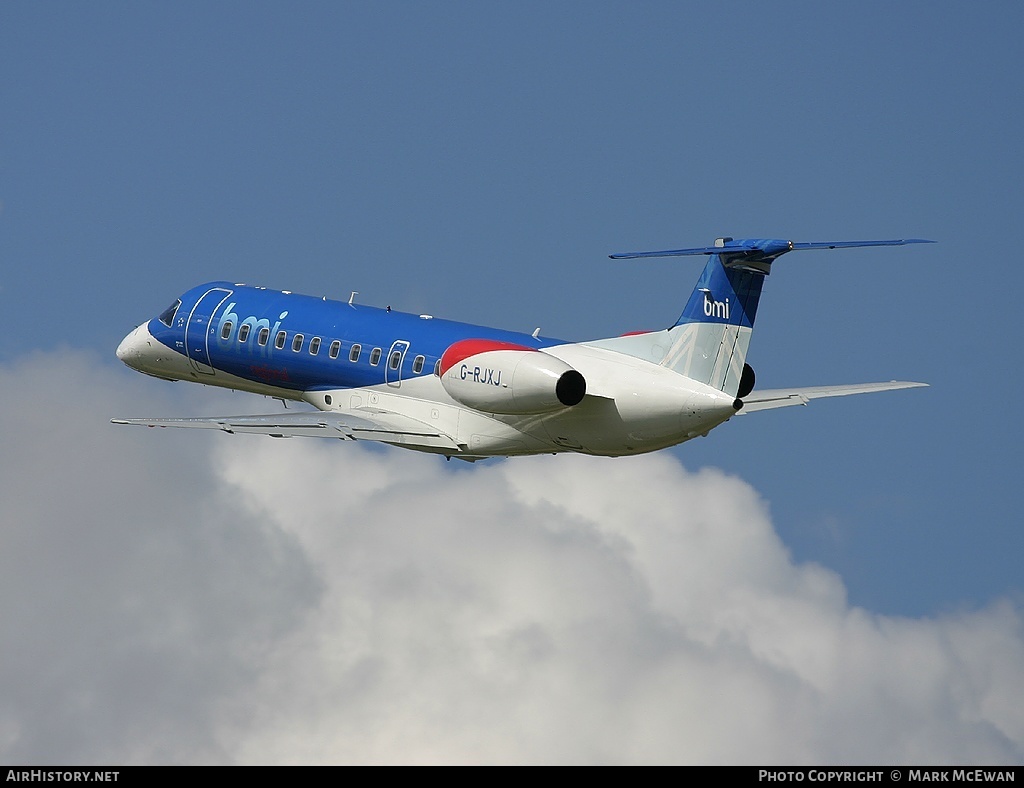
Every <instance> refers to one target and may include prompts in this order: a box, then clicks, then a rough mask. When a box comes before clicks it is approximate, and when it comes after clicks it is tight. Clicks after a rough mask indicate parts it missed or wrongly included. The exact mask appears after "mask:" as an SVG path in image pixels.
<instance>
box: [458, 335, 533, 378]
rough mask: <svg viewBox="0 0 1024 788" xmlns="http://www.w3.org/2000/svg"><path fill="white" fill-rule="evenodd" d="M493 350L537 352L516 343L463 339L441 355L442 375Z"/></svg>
mask: <svg viewBox="0 0 1024 788" xmlns="http://www.w3.org/2000/svg"><path fill="white" fill-rule="evenodd" d="M491 350H531V351H536V350H537V348H533V347H526V345H517V344H515V343H514V342H498V341H496V340H493V339H461V340H459V341H458V342H453V343H452V344H451V345H449V346H448V349H447V350H446V351H445V352H444V353H443V354H441V374H442V375H444V373H446V372H447V371H448V370H449V369H451V368H452V367H454V366H455V365H456V364H458V363H459V362H460V361H464V360H465V359H467V358H469V357H470V356H475V355H476V354H477V353H487V352H488V351H491Z"/></svg>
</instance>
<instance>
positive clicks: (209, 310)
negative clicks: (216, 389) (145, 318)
mask: <svg viewBox="0 0 1024 788" xmlns="http://www.w3.org/2000/svg"><path fill="white" fill-rule="evenodd" d="M231 293H232V291H231V290H226V289H224V288H223V287H214V288H212V289H210V290H207V291H206V292H205V293H203V295H202V296H200V298H199V300H198V301H196V305H195V306H194V307H192V311H191V312H190V313H189V316H188V323H186V324H185V354H186V355H187V356H188V360H189V362H190V363H191V365H192V369H194V370H195V371H196V372H201V373H202V374H204V375H212V374H214V369H213V365H212V364H211V363H210V336H211V334H212V333H214V332H216V330H217V327H216V325H215V324H214V322H213V318H214V315H216V314H217V310H218V309H220V307H221V305H222V304H223V303H224V302H225V301H227V300H228V298H229V297H230V296H231Z"/></svg>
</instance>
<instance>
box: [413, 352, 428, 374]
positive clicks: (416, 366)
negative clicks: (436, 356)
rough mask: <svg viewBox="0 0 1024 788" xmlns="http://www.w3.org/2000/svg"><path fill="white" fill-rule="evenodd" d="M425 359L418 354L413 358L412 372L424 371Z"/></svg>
mask: <svg viewBox="0 0 1024 788" xmlns="http://www.w3.org/2000/svg"><path fill="white" fill-rule="evenodd" d="M425 361H426V359H425V358H423V356H416V358H414V359H413V360H412V374H414V375H418V374H420V373H421V372H422V371H423V362H425Z"/></svg>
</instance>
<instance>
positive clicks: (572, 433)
mask: <svg viewBox="0 0 1024 788" xmlns="http://www.w3.org/2000/svg"><path fill="white" fill-rule="evenodd" d="M543 352H545V353H547V354H549V355H551V356H554V357H556V358H558V359H561V360H562V361H564V362H565V363H566V364H568V365H569V366H571V367H572V368H573V369H575V370H577V371H578V372H580V373H581V374H582V375H583V377H584V378H585V379H586V383H587V396H586V397H585V398H584V400H583V401H582V402H580V403H579V404H578V405H575V406H573V407H567V408H564V409H562V410H559V411H556V412H554V413H541V414H535V415H501V414H492V413H485V412H481V411H477V410H474V409H472V408H468V407H466V406H465V405H462V404H460V403H458V402H456V401H455V400H453V399H452V398H451V397H450V396H449V395H448V393H447V392H446V391H445V390H444V388H443V387H442V385H441V381H440V379H439V378H437V377H435V376H434V375H424V376H420V377H416V378H412V379H408V380H403V381H400V382H399V384H398V385H395V384H394V383H392V384H386V383H383V384H379V385H374V386H367V387H361V388H341V389H331V390H313V391H296V390H294V389H286V388H282V387H279V386H273V385H269V384H267V383H261V382H257V381H253V380H248V379H246V378H242V377H239V376H236V375H230V374H227V373H225V372H222V371H220V370H217V369H215V368H213V367H210V366H207V365H203V364H198V363H196V362H195V361H194V360H190V359H189V358H187V357H186V356H185V355H184V354H183V353H181V352H179V351H177V350H173V349H171V348H168V347H166V346H165V345H163V344H161V343H160V342H158V341H157V340H156V339H154V338H153V337H152V335H151V334H150V333H149V330H148V328H147V325H146V324H143V325H142V326H139V327H138V328H137V329H135V330H134V331H133V332H132V333H131V334H129V335H128V336H127V337H125V339H124V341H123V342H122V343H121V345H120V347H118V351H117V355H118V357H119V358H120V359H121V360H122V361H124V362H125V363H126V364H128V365H129V366H131V367H132V368H134V369H137V370H138V371H140V372H144V373H146V374H149V375H153V376H155V377H159V378H163V379H166V380H185V381H191V382H195V383H202V384H204V385H211V386H218V387H223V388H229V389H236V390H239V391H246V392H251V393H254V394H262V395H264V396H267V397H274V398H278V399H290V400H297V401H302V402H306V403H308V404H310V405H312V406H313V407H315V408H317V409H319V410H322V411H346V412H353V413H359V412H370V413H373V412H384V413H397V414H400V415H402V416H407V417H409V418H412V419H416V420H417V421H420V422H423V423H425V424H429V425H430V426H431V427H433V428H434V429H435V430H437V431H438V432H441V433H444V434H446V435H448V436H450V437H451V438H452V439H453V440H454V441H455V442H456V443H457V444H458V445H459V446H460V448H461V449H462V451H461V452H460V453H461V454H463V455H465V456H467V457H472V458H477V457H492V456H510V455H525V454H545V453H553V452H565V451H574V452H580V453H585V454H597V455H606V456H621V455H632V454H642V453H644V452H649V451H655V450H658V449H662V448H665V447H667V446H672V445H675V444H678V443H682V442H684V441H686V440H689V439H690V438H694V437H697V436H700V435H706V434H707V433H708V431H710V430H711V429H712V428H714V427H716V426H718V425H719V424H721V423H723V422H724V421H726V420H728V419H729V418H730V417H731V416H733V415H734V413H735V409H734V408H733V399H732V398H731V397H729V396H727V395H726V394H724V393H722V392H721V391H718V390H716V389H714V388H712V387H710V386H707V385H704V384H702V383H699V382H697V381H694V380H692V379H690V378H687V377H685V376H683V375H680V374H678V373H677V372H674V371H672V370H670V369H666V368H665V367H663V366H660V365H658V364H654V363H652V362H650V361H646V360H644V359H638V358H634V357H632V356H628V355H625V354H622V353H618V352H615V351H612V350H607V349H604V348H599V347H593V346H589V345H581V344H565V345H557V346H555V347H550V348H545V349H544V351H543ZM403 446H404V447H405V448H422V450H423V451H434V452H436V451H438V450H437V449H436V448H431V447H427V446H424V447H416V446H412V445H409V443H408V442H405V443H403Z"/></svg>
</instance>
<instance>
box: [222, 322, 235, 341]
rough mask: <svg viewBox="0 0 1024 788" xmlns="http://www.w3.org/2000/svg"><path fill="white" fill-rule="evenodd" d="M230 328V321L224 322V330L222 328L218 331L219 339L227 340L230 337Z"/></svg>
mask: <svg viewBox="0 0 1024 788" xmlns="http://www.w3.org/2000/svg"><path fill="white" fill-rule="evenodd" d="M231 328H232V326H231V321H230V320H228V321H227V322H226V323H225V324H224V328H222V329H221V330H220V338H221V339H227V338H228V337H230V336H231Z"/></svg>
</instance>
